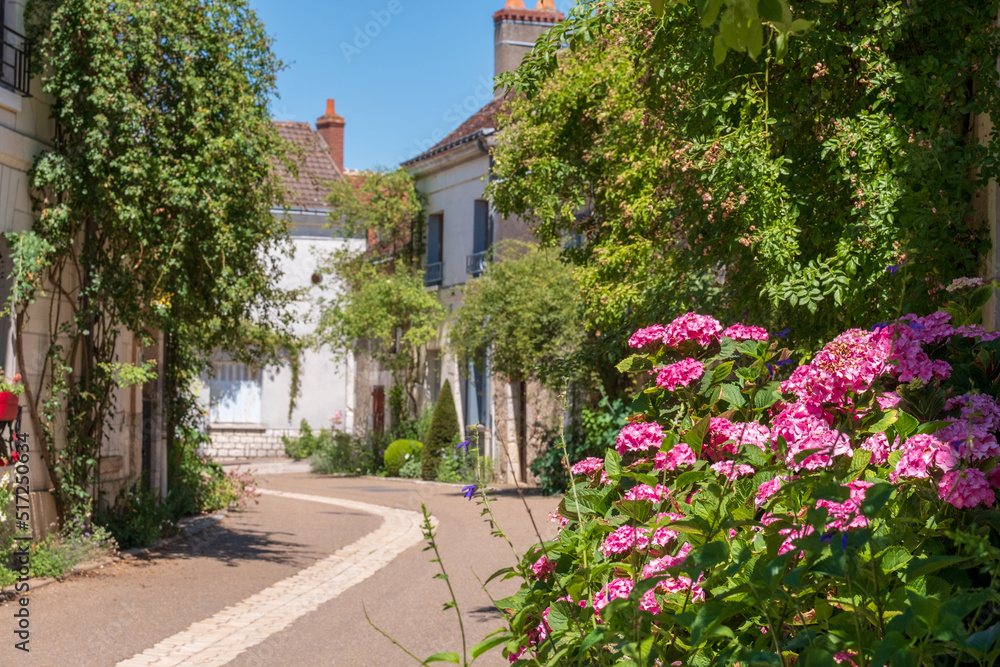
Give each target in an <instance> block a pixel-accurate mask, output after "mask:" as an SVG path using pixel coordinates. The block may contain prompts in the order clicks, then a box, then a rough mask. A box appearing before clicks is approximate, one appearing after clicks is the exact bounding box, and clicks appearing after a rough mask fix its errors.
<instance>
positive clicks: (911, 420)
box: [894, 410, 920, 438]
mask: <svg viewBox="0 0 1000 667" xmlns="http://www.w3.org/2000/svg"><path fill="white" fill-rule="evenodd" d="M894 425H895V427H896V432H897V433H899V435H901V436H902V437H903V438H908V437H910V434H911V433H913V432H914V431H916V430H917V427H918V426H919V425H920V421H919V420H918V419H917V418H916V417H914V416H912V415H910V414H907V413H905V412H903V411H902V410H900V411H899V412H898V416H897V419H896V422H895V424H894Z"/></svg>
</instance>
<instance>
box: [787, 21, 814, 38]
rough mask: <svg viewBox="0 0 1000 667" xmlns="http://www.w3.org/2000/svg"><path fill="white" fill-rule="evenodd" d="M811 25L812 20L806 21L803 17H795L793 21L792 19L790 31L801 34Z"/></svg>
mask: <svg viewBox="0 0 1000 667" xmlns="http://www.w3.org/2000/svg"><path fill="white" fill-rule="evenodd" d="M812 26H813V22H812V21H807V20H805V19H795V20H794V21H792V26H791V28H790V30H791V31H792V32H797V33H800V34H801V33H804V32H806V31H807V30H809V29H810V28H812Z"/></svg>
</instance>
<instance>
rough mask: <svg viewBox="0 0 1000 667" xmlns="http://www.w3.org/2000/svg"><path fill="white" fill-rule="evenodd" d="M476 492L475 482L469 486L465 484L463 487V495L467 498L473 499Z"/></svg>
mask: <svg viewBox="0 0 1000 667" xmlns="http://www.w3.org/2000/svg"><path fill="white" fill-rule="evenodd" d="M475 492H476V485H475V484H469V485H468V486H463V487H462V495H463V496H465V497H466V498H468V499H469V500H472V495H473V494H474V493H475Z"/></svg>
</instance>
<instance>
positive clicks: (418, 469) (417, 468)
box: [399, 456, 423, 479]
mask: <svg viewBox="0 0 1000 667" xmlns="http://www.w3.org/2000/svg"><path fill="white" fill-rule="evenodd" d="M422 472H423V465H422V464H421V462H420V457H419V456H411V457H410V458H408V459H407V460H406V463H404V464H403V467H402V468H400V469H399V476H400V477H405V478H406V479H420V475H421V473H422Z"/></svg>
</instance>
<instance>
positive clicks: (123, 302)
mask: <svg viewBox="0 0 1000 667" xmlns="http://www.w3.org/2000/svg"><path fill="white" fill-rule="evenodd" d="M26 16H27V23H28V24H29V25H30V32H31V37H32V40H33V43H34V44H35V51H34V53H35V59H34V65H35V75H36V76H38V77H40V79H41V85H42V90H43V91H44V93H45V94H46V95H47V96H50V97H51V99H52V100H53V103H52V116H53V119H54V120H55V123H56V127H57V132H56V135H55V137H54V139H53V141H52V147H51V149H49V150H46V151H45V152H43V153H42V154H41V155H39V156H38V158H37V159H36V161H35V165H34V168H33V170H32V172H31V191H32V202H33V207H34V211H35V214H36V221H35V224H34V226H33V227H32V229H31V230H30V231H28V232H25V233H23V234H20V235H12V237H11V238H10V243H11V246H12V248H13V251H14V255H15V267H19V270H18V271H17V273H16V278H17V279H16V285H15V288H14V293H15V295H16V300H15V306H14V307H15V310H16V317H17V332H18V336H17V355H18V363H19V365H20V367H21V368H29V369H30V371H31V372H28V373H25V374H24V375H25V384H26V392H25V393H26V395H27V397H28V405H29V408H30V411H31V416H32V421H33V426H34V431H35V433H36V434H37V436H36V437H37V438H38V439H39V441H40V445H41V454H42V457H43V459H44V461H45V464H46V467H47V468H48V470H49V472H50V474H51V475H52V478H53V481H54V487H55V488H54V495H55V500H56V505H57V509H58V511H59V514H60V516H61V517H66V516H67V515H68V513H69V512H77V511H80V510H82V511H84V512H89V511H90V509H91V508H92V506H93V503H94V501H95V496H96V488H97V483H98V480H99V474H98V471H99V460H100V451H101V445H102V443H104V442H105V440H106V439H107V438H108V437H109V435H110V433H111V430H112V429H113V428H114V424H113V423H112V415H113V414H114V410H115V395H116V390H117V388H118V387H120V386H121V385H122V382H121V380H122V374H123V370H124V369H126V368H127V367H128V366H129V365H132V364H137V363H141V359H134V358H131V356H130V353H129V351H128V350H126V349H124V347H123V342H124V341H125V340H126V333H129V334H131V336H132V337H134V339H135V341H136V342H137V345H138V346H140V347H144V346H149V345H153V344H157V343H156V340H157V339H159V340H160V341H162V346H163V350H164V351H163V354H162V356H163V358H164V363H163V367H162V368H160V369H159V371H160V372H161V373H164V387H165V392H166V396H165V397H164V398H165V404H166V410H167V423H166V433H167V439H168V458H169V462H168V475H170V476H171V479H172V476H173V473H175V472H176V471H177V468H178V466H179V464H180V461H181V458H182V454H183V452H182V451H181V450H180V448H181V447H183V446H184V442H183V441H182V440H179V439H178V437H177V433H178V428H179V427H180V426H183V425H185V424H189V423H190V422H191V420H192V419H193V418H194V413H193V407H194V396H193V395H192V391H191V386H192V382H193V380H194V379H195V378H197V376H198V375H199V373H200V372H202V371H203V370H204V368H205V367H206V363H207V355H208V354H210V353H211V352H212V351H213V350H214V349H217V348H226V349H228V350H230V351H234V352H235V353H236V354H237V355H238V356H242V357H246V358H247V359H251V358H252V359H257V360H262V359H274V358H275V355H276V354H277V350H276V347H275V344H274V340H275V334H276V332H281V331H283V330H284V329H285V325H286V324H287V319H288V317H289V315H288V314H287V311H286V310H285V309H284V304H285V303H286V302H287V300H288V298H289V297H288V295H286V294H284V293H283V292H281V291H280V290H279V289H278V287H277V284H276V279H277V278H278V276H279V275H280V267H279V262H280V258H281V256H282V254H283V251H284V250H283V249H284V243H285V241H286V238H287V233H286V229H285V226H284V224H283V223H282V222H280V221H278V220H276V219H275V218H274V217H273V216H272V215H271V214H270V210H271V208H272V206H274V205H275V204H276V203H278V204H280V202H281V191H280V188H279V187H278V185H277V182H276V180H275V176H274V174H273V173H272V164H273V160H274V159H276V156H279V155H283V154H284V151H283V149H282V146H281V144H280V140H279V138H278V137H277V135H276V133H275V131H274V129H273V127H272V125H271V121H270V118H269V114H268V109H267V105H268V101H269V99H270V98H271V96H272V94H273V92H274V85H275V75H276V73H277V71H278V69H279V68H280V63H279V61H278V60H276V58H275V57H274V55H273V54H272V53H271V51H270V40H269V38H268V37H267V35H266V33H265V32H264V28H263V25H262V24H261V23H260V21H259V20H258V19H257V18H256V16H255V14H254V12H253V11H252V10H251V9H250V8H249V6H248V5H247V4H246V3H245V2H242V1H241V0H221V1H218V0H166V1H164V2H156V3H143V2H138V1H135V0H124V1H123V2H115V3H105V2H96V1H94V0H60V1H58V2H56V1H54V0H35V1H34V2H32V3H31V4H30V5H29V7H28V8H27V11H26ZM35 320H37V321H38V322H37V323H36V324H30V323H31V322H32V321H35ZM29 329H30V330H31V331H32V332H44V333H43V336H42V337H41V338H42V339H43V341H44V343H43V348H42V356H41V359H40V360H39V361H40V362H41V363H40V368H39V369H38V370H35V369H34V367H30V366H27V365H25V356H26V340H27V338H26V336H25V333H26V332H27V331H28V330H29ZM34 338H35V337H33V339H34ZM147 370H148V369H147ZM125 375H126V376H129V375H131V376H133V378H134V377H135V372H132V371H125Z"/></svg>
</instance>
